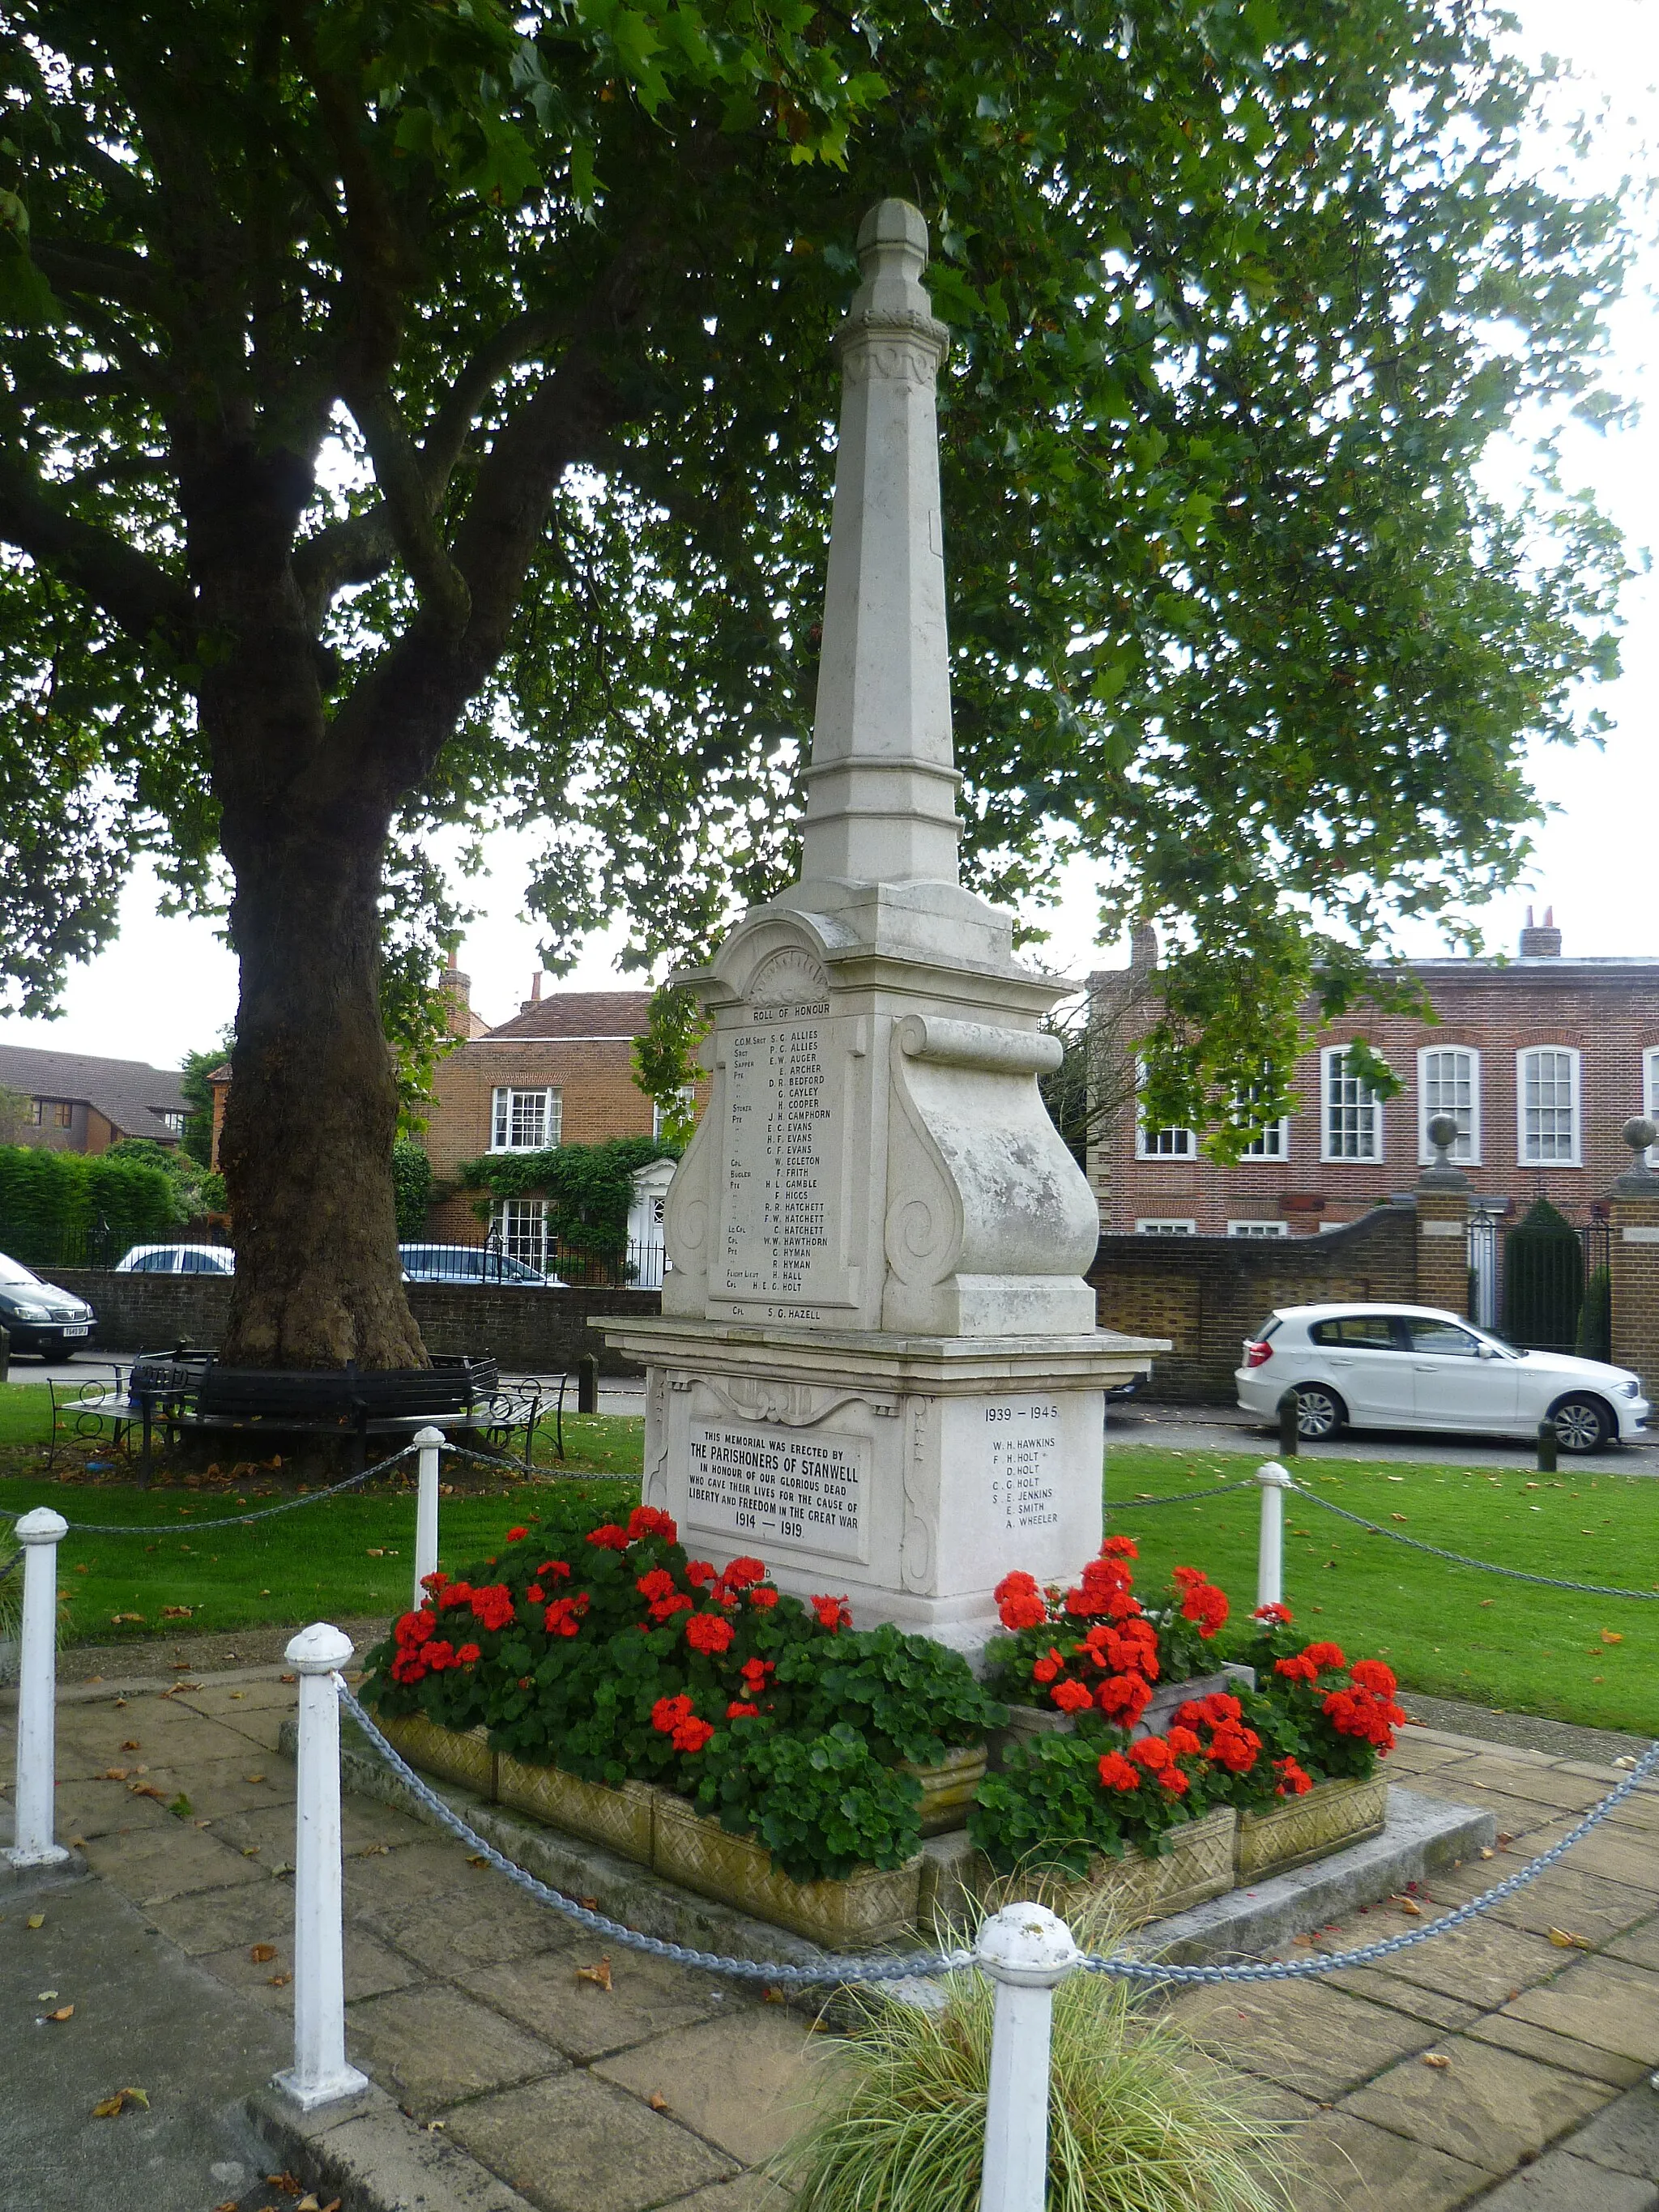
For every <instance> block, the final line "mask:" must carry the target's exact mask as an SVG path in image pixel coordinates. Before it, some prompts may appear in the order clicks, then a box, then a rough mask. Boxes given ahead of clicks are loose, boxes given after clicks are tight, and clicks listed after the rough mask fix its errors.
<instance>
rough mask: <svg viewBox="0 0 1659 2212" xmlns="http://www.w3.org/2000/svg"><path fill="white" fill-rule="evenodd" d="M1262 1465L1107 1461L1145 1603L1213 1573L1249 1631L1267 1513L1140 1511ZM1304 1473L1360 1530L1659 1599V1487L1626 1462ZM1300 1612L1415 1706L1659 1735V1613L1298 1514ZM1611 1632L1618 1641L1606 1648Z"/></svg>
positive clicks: (1357, 1465) (1290, 1563) (1244, 1504)
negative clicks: (1550, 1471)
mask: <svg viewBox="0 0 1659 2212" xmlns="http://www.w3.org/2000/svg"><path fill="white" fill-rule="evenodd" d="M1259 1464H1260V1456H1259V1455H1255V1454H1248V1455H1247V1454H1244V1453H1222V1452H1192V1453H1178V1452H1166V1451H1147V1450H1139V1451H1137V1450H1133V1449H1122V1450H1120V1449H1114V1450H1112V1451H1111V1452H1110V1453H1109V1455H1108V1460H1107V1491H1108V1510H1109V1514H1110V1518H1109V1524H1108V1525H1109V1527H1111V1528H1115V1529H1121V1530H1123V1531H1126V1532H1127V1534H1131V1535H1133V1537H1134V1539H1135V1541H1137V1543H1138V1544H1139V1547H1140V1553H1141V1565H1140V1567H1139V1571H1138V1573H1137V1586H1138V1588H1139V1589H1141V1590H1143V1591H1145V1592H1150V1591H1152V1590H1155V1589H1158V1588H1159V1587H1160V1586H1161V1584H1162V1583H1163V1582H1164V1578H1165V1577H1166V1576H1167V1574H1168V1572H1169V1570H1170V1568H1171V1567H1172V1566H1174V1565H1177V1564H1182V1565H1188V1564H1189V1565H1194V1566H1202V1567H1204V1568H1205V1569H1206V1571H1208V1572H1209V1574H1210V1575H1211V1576H1212V1578H1213V1579H1214V1580H1215V1581H1217V1582H1218V1583H1220V1584H1221V1586H1222V1588H1223V1589H1225V1591H1226V1593H1227V1595H1228V1596H1229V1597H1230V1598H1231V1601H1232V1605H1233V1614H1234V1621H1235V1623H1239V1622H1243V1620H1246V1619H1247V1618H1248V1615H1249V1612H1250V1609H1251V1607H1253V1606H1254V1605H1255V1555H1256V1531H1257V1525H1258V1519H1259V1516H1258V1510H1257V1505H1256V1500H1255V1495H1254V1494H1253V1493H1248V1492H1247V1493H1243V1494H1241V1495H1240V1496H1238V1497H1237V1498H1206V1499H1205V1500H1204V1501H1203V1502H1202V1503H1200V1504H1194V1505H1169V1506H1162V1507H1156V1506H1142V1507H1140V1508H1139V1510H1137V1507H1136V1505H1135V1504H1133V1502H1132V1501H1134V1500H1136V1499H1138V1498H1140V1497H1142V1496H1143V1495H1144V1494H1146V1493H1148V1492H1150V1493H1152V1494H1153V1495H1155V1496H1164V1495H1173V1494H1174V1493H1175V1492H1179V1491H1182V1490H1190V1489H1194V1488H1198V1487H1200V1486H1206V1485H1207V1484H1210V1483H1220V1482H1231V1481H1237V1480H1238V1479H1239V1477H1240V1476H1242V1475H1248V1474H1251V1473H1253V1472H1254V1470H1255V1468H1256V1467H1257V1466H1258V1465H1259ZM1291 1473H1292V1474H1294V1475H1295V1476H1296V1477H1297V1480H1298V1481H1300V1482H1302V1483H1304V1484H1305V1486H1307V1487H1308V1488H1309V1489H1310V1490H1311V1491H1314V1492H1316V1493H1317V1494H1318V1495H1319V1496H1321V1497H1324V1498H1330V1499H1331V1500H1332V1501H1333V1503H1334V1504H1339V1505H1344V1506H1346V1508H1347V1509H1348V1510H1349V1511H1350V1512H1351V1513H1359V1514H1363V1515H1364V1516H1365V1518H1366V1519H1367V1520H1370V1521H1376V1522H1381V1523H1382V1524H1383V1526H1384V1527H1385V1528H1400V1530H1401V1533H1402V1534H1407V1535H1411V1536H1415V1537H1417V1538H1418V1539H1419V1541H1422V1542H1425V1543H1430V1544H1439V1545H1443V1547H1445V1548H1446V1549H1447V1550H1448V1551H1453V1552H1462V1553H1467V1554H1468V1556H1469V1557H1470V1558H1472V1559H1490V1560H1492V1561H1493V1562H1494V1563H1495V1564H1496V1565H1501V1566H1510V1567H1521V1568H1524V1569H1525V1570H1526V1571H1528V1572H1529V1573H1532V1574H1545V1575H1561V1576H1566V1577H1571V1578H1572V1579H1574V1580H1577V1581H1579V1582H1595V1583H1615V1584H1617V1585H1619V1586H1620V1588H1623V1589H1641V1590H1645V1589H1649V1588H1650V1586H1653V1587H1655V1588H1656V1589H1659V1482H1656V1481H1655V1480H1653V1479H1652V1478H1651V1477H1650V1476H1641V1475H1630V1474H1623V1473H1621V1472H1620V1471H1619V1462H1618V1461H1617V1460H1616V1458H1613V1457H1612V1456H1607V1457H1601V1456H1597V1457H1595V1458H1594V1459H1590V1460H1588V1461H1577V1462H1568V1463H1567V1464H1566V1465H1565V1467H1564V1468H1563V1471H1562V1472H1561V1473H1560V1474H1557V1475H1543V1474H1525V1473H1522V1472H1503V1473H1498V1472H1493V1471H1488V1470H1486V1469H1484V1468H1483V1469H1480V1470H1477V1471H1474V1472H1471V1471H1470V1470H1468V1469H1467V1468H1459V1467H1457V1466H1456V1465H1455V1463H1454V1464H1448V1465H1440V1466H1426V1467H1417V1466H1406V1467H1402V1466H1398V1465H1388V1464H1378V1465H1376V1466H1375V1467H1370V1466H1367V1465H1365V1464H1364V1462H1360V1461H1344V1462H1331V1461H1329V1460H1327V1461H1323V1462H1310V1461H1308V1460H1303V1459H1298V1460H1297V1462H1294V1464H1293V1465H1292V1468H1291ZM1114 1501H1121V1502H1122V1503H1123V1506H1124V1510H1123V1511H1122V1512H1121V1514H1117V1513H1115V1512H1112V1511H1111V1507H1112V1504H1113V1502H1114ZM1285 1602H1286V1603H1287V1604H1288V1605H1289V1606H1290V1607H1291V1611H1292V1612H1293V1613H1294V1614H1295V1616H1296V1620H1297V1626H1298V1627H1302V1628H1305V1629H1306V1630H1307V1632H1308V1633H1309V1634H1310V1636H1313V1635H1320V1636H1328V1637H1329V1638H1332V1639H1333V1640H1334V1642H1336V1643H1338V1644H1341V1645H1342V1647H1343V1649H1344V1650H1346V1652H1347V1654H1348V1656H1350V1658H1358V1657H1361V1656H1368V1657H1370V1656H1374V1657H1380V1658H1383V1659H1386V1660H1387V1661H1388V1662H1389V1665H1390V1666H1391V1667H1392V1668H1394V1669H1395V1673H1396V1674H1398V1675H1399V1676H1400V1679H1401V1682H1402V1683H1403V1684H1404V1685H1406V1686H1407V1688H1408V1689H1415V1690H1421V1691H1424V1692H1427V1693H1428V1694H1430V1695H1431V1696H1438V1697H1444V1698H1465V1699H1469V1700H1470V1701H1471V1702H1473V1703H1474V1704H1477V1705H1489V1706H1493V1707H1496V1708H1498V1710H1500V1711H1510V1712H1525V1713H1542V1714H1546V1715H1548V1716H1550V1717H1553V1718H1555V1719H1559V1720H1571V1721H1579V1722H1585V1723H1590V1724H1591V1725H1593V1726H1596V1727H1601V1728H1613V1729H1630V1730H1632V1731H1634V1732H1635V1733H1637V1734H1640V1735H1659V1595H1656V1596H1654V1597H1653V1598H1652V1599H1651V1600H1650V1601H1647V1602H1643V1601H1638V1600H1635V1599H1631V1598H1612V1597H1607V1598H1602V1597H1583V1596H1578V1595H1574V1594H1572V1593H1571V1592H1569V1591H1566V1590H1550V1589H1539V1588H1536V1587H1535V1586H1534V1585H1532V1584H1530V1583H1512V1582H1508V1581H1505V1580H1504V1579H1503V1578H1502V1577H1499V1576H1497V1575H1483V1574H1478V1573H1476V1572H1474V1571H1472V1570H1470V1569H1468V1568H1463V1567H1454V1566H1452V1565H1449V1564H1448V1563H1447V1562H1445V1561H1444V1560H1440V1559H1425V1557H1424V1556H1423V1554H1422V1553H1418V1552H1412V1551H1409V1550H1407V1548H1406V1547H1405V1546H1404V1545H1400V1544H1391V1543H1389V1542H1388V1541H1387V1540H1386V1539H1385V1538H1383V1537H1381V1536H1373V1535H1369V1534H1366V1533H1365V1531H1364V1530H1363V1529H1360V1528H1351V1527H1349V1526H1348V1525H1346V1523H1345V1522H1341V1521H1339V1520H1338V1519H1337V1518H1336V1516H1334V1514H1330V1513H1326V1512H1322V1510H1320V1508H1319V1507H1318V1506H1317V1505H1315V1504H1311V1503H1310V1502H1309V1501H1308V1500H1306V1499H1304V1498H1297V1497H1294V1496H1291V1497H1289V1498H1286V1500H1285ZM1604 1631H1605V1632H1607V1633H1608V1634H1610V1635H1612V1636H1613V1637H1615V1638H1620V1639H1621V1640H1620V1641H1618V1642H1614V1643H1607V1642H1605V1641H1604V1640H1603V1632H1604ZM1226 1635H1227V1637H1229V1638H1231V1635H1232V1628H1231V1626H1230V1628H1229V1630H1228V1631H1227V1632H1226ZM1406 1703H1407V1708H1408V1709H1409V1705H1410V1699H1409V1698H1407V1700H1406Z"/></svg>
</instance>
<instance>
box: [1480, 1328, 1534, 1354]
mask: <svg viewBox="0 0 1659 2212" xmlns="http://www.w3.org/2000/svg"><path fill="white" fill-rule="evenodd" d="M1470 1326H1471V1328H1474V1324H1473V1322H1471V1324H1470ZM1474 1334H1476V1336H1478V1337H1479V1338H1480V1341H1481V1343H1482V1344H1490V1345H1493V1346H1496V1347H1497V1349H1498V1351H1499V1352H1502V1353H1503V1354H1504V1358H1506V1359H1524V1358H1526V1356H1527V1355H1526V1353H1525V1352H1524V1351H1523V1350H1522V1347H1521V1346H1519V1345H1518V1344H1511V1343H1510V1340H1509V1339H1508V1337H1506V1336H1499V1335H1498V1332H1497V1330H1496V1329H1492V1328H1477V1329H1475V1330H1474Z"/></svg>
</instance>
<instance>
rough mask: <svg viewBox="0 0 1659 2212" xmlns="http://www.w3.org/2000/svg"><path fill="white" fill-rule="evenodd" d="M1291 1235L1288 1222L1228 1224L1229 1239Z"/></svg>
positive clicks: (1236, 1222) (1239, 1222) (1238, 1222)
mask: <svg viewBox="0 0 1659 2212" xmlns="http://www.w3.org/2000/svg"><path fill="white" fill-rule="evenodd" d="M1290 1233H1291V1225H1290V1223H1289V1222H1288V1221H1230V1222H1229V1223H1228V1224H1227V1234H1228V1236H1229V1237H1288V1236H1289V1235H1290Z"/></svg>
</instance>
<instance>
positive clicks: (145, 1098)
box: [0, 1044, 190, 1145]
mask: <svg viewBox="0 0 1659 2212" xmlns="http://www.w3.org/2000/svg"><path fill="white" fill-rule="evenodd" d="M0 1085H4V1086H5V1088H6V1089H7V1090H8V1091H21V1093H22V1094H23V1096H24V1097H26V1098H68V1099H76V1100H80V1101H82V1102H83V1103H85V1104H87V1105H88V1106H92V1107H94V1108H95V1109H97V1111H98V1112H99V1113H100V1114H101V1115H103V1116H104V1119H105V1120H106V1121H108V1122H110V1123H111V1124H112V1127H115V1128H117V1129H118V1130H119V1131H120V1133H121V1134H122V1135H123V1136H124V1137H153V1138H154V1139H155V1140H156V1142H157V1143H158V1144H163V1145H176V1144H177V1143H178V1141H179V1136H178V1132H177V1131H176V1130H174V1129H169V1128H168V1127H167V1123H166V1122H165V1121H162V1120H161V1115H162V1113H164V1112H165V1113H170V1114H182V1113H187V1112H188V1111H189V1108H190V1102H189V1100H188V1099H187V1098H186V1097H185V1093H184V1079H183V1078H182V1076H180V1075H179V1073H178V1072H177V1070H176V1069H173V1068H165V1067H151V1066H149V1063H148V1062H147V1061H145V1060H99V1059H96V1058H94V1056H93V1054H90V1053H84V1052H42V1051H38V1050H36V1049H35V1048H34V1047H33V1046H31V1045H21V1044H0Z"/></svg>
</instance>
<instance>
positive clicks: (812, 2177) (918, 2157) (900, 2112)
mask: <svg viewBox="0 0 1659 2212" xmlns="http://www.w3.org/2000/svg"><path fill="white" fill-rule="evenodd" d="M1072 1932H1073V1936H1075V1938H1076V1939H1077V1941H1078V1942H1079V1945H1081V1946H1082V1947H1083V1948H1085V1949H1089V1950H1094V1951H1099V1950H1103V1949H1109V1948H1111V1946H1112V1944H1113V1943H1114V1942H1115V1941H1116V1940H1117V1938H1118V1936H1120V1935H1121V1932H1122V1928H1121V1923H1120V1922H1119V1921H1118V1920H1116V1919H1115V1917H1114V1916H1113V1915H1112V1914H1111V1913H1110V1911H1109V1910H1108V1909H1107V1908H1105V1907H1103V1906H1097V1907H1095V1908H1092V1909H1091V1911H1089V1912H1088V1913H1087V1914H1084V1915H1079V1916H1074V1917H1073V1923H1072ZM967 1940H969V1939H967V1938H964V1937H962V1936H952V1938H951V1941H952V1942H953V1943H954V1942H965V1941H967ZM939 1987H940V1989H941V1991H942V1994H943V1997H944V2003H943V2005H942V2007H941V2008H940V2009H939V2010H938V2011H936V2012H924V2011H922V2010H921V2008H918V2007H916V2006H914V2005H908V2004H902V2003H895V2002H891V2001H890V2000H887V1999H884V1998H882V1997H880V1996H878V1995H875V1994H873V1993H872V1994H870V1995H868V1996H863V1997H862V1998H861V1999H860V2015H859V2017H858V2019H857V2021H856V2024H855V2026H854V2029H853V2031H852V2033H851V2034H850V2036H849V2038H848V2041H847V2043H846V2044H845V2045H843V2046H842V2049H841V2050H840V2051H838V2052H837V2053H836V2056H835V2057H833V2059H831V2060H830V2062H829V2076H828V2080H827V2082H826V2091H825V2095H824V2097H823V2100H822V2102H821V2104H820V2106H819V2110H818V2112H817V2114H816V2116H815V2117H814V2118H813V2119H812V2120H811V2122H810V2123H809V2124H808V2125H807V2126H806V2127H805V2128H804V2129H803V2130H801V2132H800V2133H799V2135H798V2136H796V2137H795V2138H794V2140H793V2142H790V2143H788V2144H787V2145H786V2146H785V2148H784V2149H783V2150H782V2152H781V2153H780V2154H779V2156H778V2157H777V2158H776V2160H774V2162H773V2171H774V2172H775V2175H776V2178H777V2179H778V2180H779V2181H781V2183H782V2184H783V2185H784V2186H785V2187H786V2188H787V2189H789V2190H792V2191H794V2193H795V2212H977V2207H978V2204H979V2197H980V2185H981V2169H982V2163H983V2157H984V2148H985V2106H986V2089H987V2081H988V2079H989V2072H990V2057H991V2024H992V2014H993V2006H994V1992H993V1990H992V1985H991V1984H990V1983H989V1982H988V1981H987V1980H986V1979H985V1978H984V1977H983V1976H981V1974H979V1973H978V1972H974V1971H972V1970H968V1971H964V1972H958V1973H954V1974H949V1975H947V1976H945V1978H944V1979H943V1981H942V1982H941V1983H940V1984H939ZM1048 2080H1049V2097H1048V2207H1047V2212H1285V2207H1286V2206H1287V2204H1288V2203H1289V2201H1290V2200H1289V2198H1288V2197H1287V2196H1286V2195H1285V2192H1284V2190H1283V2188H1282V2187H1281V2185H1279V2182H1278V2181H1277V2180H1276V2179H1274V2178H1273V2169H1274V2168H1275V2167H1277V2168H1279V2169H1281V2170H1282V2168H1283V2166H1284V2164H1285V2130H1284V2129H1283V2127H1282V2125H1281V2124H1278V2123H1275V2122H1274V2121H1273V2120H1272V2119H1270V2118H1267V2116H1266V2115H1265V2114H1264V2113H1263V2112H1261V2111H1260V2109H1259V2108H1258V2107H1257V2106H1256V2104H1255V2096H1256V2094H1258V2093H1256V2092H1255V2091H1254V2090H1253V2089H1252V2087H1250V2085H1249V2084H1247V2083H1246V2082H1244V2081H1242V2080H1240V2079H1239V2077H1238V2076H1237V2075H1232V2074H1231V2073H1229V2072H1228V2071H1226V2070H1225V2069H1224V2068H1222V2067H1221V2066H1220V2065H1218V2063H1216V2062H1215V2061H1213V2060H1212V2059H1211V2058H1210V2057H1207V2056H1206V2054H1205V2053H1204V2052H1203V2051H1201V2050H1200V2047H1199V2046H1198V2045H1195V2044H1194V2043H1193V2042H1192V2041H1191V2040H1190V2039H1188V2037H1187V2036H1186V2035H1184V2034H1183V2033H1182V2032H1181V2030H1180V2029H1178V2028H1177V2027H1175V2026H1173V2025H1172V2024H1171V2023H1170V2021H1167V2020H1162V2019H1159V2018H1158V2016H1157V2015H1155V2014H1153V2013H1152V2011H1151V2010H1150V2008H1149V2007H1148V2005H1147V2003H1146V2000H1145V1999H1143V1998H1142V1997H1140V1996H1139V1995H1138V1994H1137V1993H1136V1992H1134V1991H1133V1990H1132V1989H1131V1988H1130V1986H1129V1985H1128V1984H1126V1983H1122V1982H1119V1981H1115V1980H1113V1979H1111V1978H1109V1977H1108V1976H1106V1975H1103V1974H1087V1973H1074V1974H1072V1975H1069V1976H1068V1977H1067V1978H1066V1980H1065V1981H1063V1982H1062V1983H1061V1984H1060V1987H1059V1988H1058V1989H1057V1990H1055V1992H1054V2039H1053V2044H1052V2047H1051V2051H1050V2058H1049V2076H1048Z"/></svg>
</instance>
